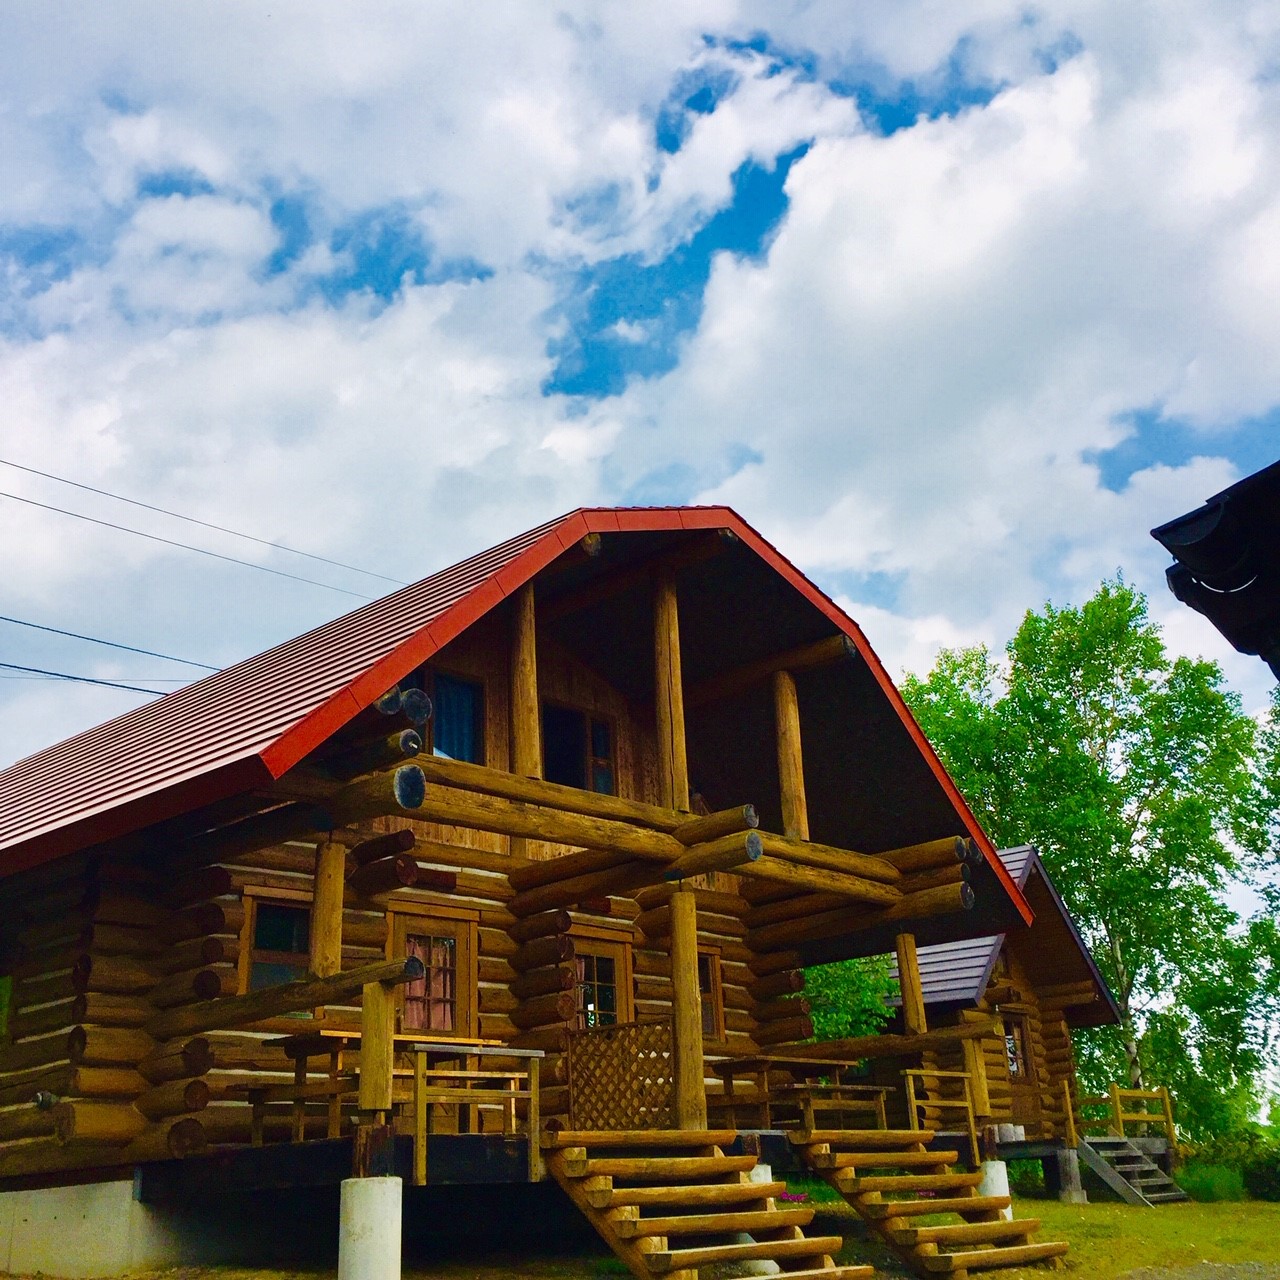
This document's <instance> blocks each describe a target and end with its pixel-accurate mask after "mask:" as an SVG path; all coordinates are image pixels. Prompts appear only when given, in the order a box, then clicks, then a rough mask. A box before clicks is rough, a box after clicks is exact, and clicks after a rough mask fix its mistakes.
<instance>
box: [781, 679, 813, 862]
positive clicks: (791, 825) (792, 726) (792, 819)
mask: <svg viewBox="0 0 1280 1280" xmlns="http://www.w3.org/2000/svg"><path fill="white" fill-rule="evenodd" d="M773 711H774V719H775V720H776V722H777V731H778V789H779V791H780V793H781V795H782V834H783V835H787V836H792V837H794V838H795V839H796V840H807V839H808V838H809V805H808V802H807V801H806V800H805V795H804V758H803V756H802V755H801V751H800V702H799V699H798V698H797V697H796V682H795V680H794V678H793V677H792V675H791V672H789V671H776V672H774V676H773Z"/></svg>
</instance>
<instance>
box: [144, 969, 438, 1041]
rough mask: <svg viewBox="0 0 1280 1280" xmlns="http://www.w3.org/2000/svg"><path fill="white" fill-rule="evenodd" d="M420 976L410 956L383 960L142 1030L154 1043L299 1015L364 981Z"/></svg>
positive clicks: (202, 1008) (160, 1020)
mask: <svg viewBox="0 0 1280 1280" xmlns="http://www.w3.org/2000/svg"><path fill="white" fill-rule="evenodd" d="M424 972H425V970H424V968H423V965H422V961H421V960H419V959H417V957H416V956H410V957H409V958H408V959H405V960H383V961H379V962H378V963H376V964H367V965H361V966H360V967H359V968H358V969H348V970H347V971H346V972H345V973H335V974H333V975H332V976H331V977H327V978H304V979H302V980H300V981H298V982H286V983H283V984H281V985H280V986H278V987H265V988H263V989H262V990H261V991H250V992H247V993H246V994H245V995H242V996H223V997H221V998H219V999H217V1000H206V1001H202V1002H200V1003H199V1004H191V1005H187V1006H186V1007H184V1008H179V1009H169V1010H166V1011H165V1012H164V1013H161V1014H157V1015H156V1017H154V1018H153V1019H152V1020H151V1021H150V1022H149V1023H148V1024H147V1031H148V1032H149V1033H150V1034H151V1035H152V1036H154V1037H155V1038H156V1039H157V1040H167V1039H169V1038H170V1037H173V1036H189V1035H195V1034H196V1033H198V1032H201V1031H214V1030H223V1029H227V1028H230V1027H241V1026H244V1025H245V1024H246V1023H249V1022H258V1021H260V1020H262V1019H263V1018H276V1017H281V1016H283V1015H285V1014H290V1013H301V1012H303V1011H304V1010H307V1009H315V1008H318V1007H320V1006H321V1005H326V1004H336V1003H337V1002H338V1001H339V1000H341V999H342V998H343V997H344V996H351V995H354V994H355V993H356V992H357V991H359V990H361V989H362V988H363V987H364V986H365V985H366V984H367V983H370V982H414V981H417V980H418V979H419V978H421V977H422V975H423V973H424Z"/></svg>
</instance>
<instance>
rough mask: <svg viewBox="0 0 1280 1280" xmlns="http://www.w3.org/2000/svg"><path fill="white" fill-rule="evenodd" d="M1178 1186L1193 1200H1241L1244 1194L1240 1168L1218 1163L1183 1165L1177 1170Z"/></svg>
mask: <svg viewBox="0 0 1280 1280" xmlns="http://www.w3.org/2000/svg"><path fill="white" fill-rule="evenodd" d="M1178 1186H1180V1187H1181V1188H1182V1189H1183V1191H1185V1192H1186V1193H1187V1195H1189V1196H1190V1197H1191V1198H1192V1199H1193V1200H1203V1201H1214V1200H1243V1199H1244V1196H1245V1192H1244V1177H1243V1175H1242V1174H1241V1173H1240V1170H1239V1169H1228V1168H1227V1167H1226V1166H1225V1165H1220V1164H1200V1163H1199V1162H1197V1163H1194V1164H1186V1165H1183V1166H1182V1168H1180V1169H1179V1170H1178Z"/></svg>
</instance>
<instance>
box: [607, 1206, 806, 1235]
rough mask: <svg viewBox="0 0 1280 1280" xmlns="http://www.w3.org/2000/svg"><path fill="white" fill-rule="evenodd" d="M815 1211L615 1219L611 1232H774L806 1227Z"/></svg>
mask: <svg viewBox="0 0 1280 1280" xmlns="http://www.w3.org/2000/svg"><path fill="white" fill-rule="evenodd" d="M813 1215H814V1210H813V1209H809V1208H797V1209H791V1208H787V1209H757V1210H753V1211H751V1212H748V1213H682V1214H673V1215H671V1216H670V1217H664V1218H618V1219H615V1220H614V1224H613V1226H614V1230H615V1231H617V1233H618V1234H619V1235H620V1236H621V1237H622V1238H623V1239H624V1240H634V1239H636V1238H637V1237H638V1236H713V1235H718V1234H719V1233H721V1232H736V1231H749V1232H752V1233H753V1234H754V1233H755V1232H757V1231H776V1230H779V1229H781V1228H782V1227H807V1226H808V1225H809V1223H811V1222H812V1221H813Z"/></svg>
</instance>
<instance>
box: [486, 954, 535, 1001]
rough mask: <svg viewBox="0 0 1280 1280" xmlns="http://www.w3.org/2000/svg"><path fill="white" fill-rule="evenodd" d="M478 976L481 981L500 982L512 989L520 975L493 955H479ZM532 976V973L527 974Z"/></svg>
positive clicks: (532, 993) (533, 993)
mask: <svg viewBox="0 0 1280 1280" xmlns="http://www.w3.org/2000/svg"><path fill="white" fill-rule="evenodd" d="M478 971H479V972H478V976H479V979H480V981H481V982H500V983H502V984H503V985H504V986H509V987H512V988H513V989H514V984H515V983H516V982H517V981H520V978H521V975H519V974H517V973H516V971H515V970H514V969H513V968H512V967H511V966H510V965H509V964H508V963H507V962H506V961H505V960H500V959H497V958H495V957H493V956H484V955H482V956H481V957H480V961H479V966H478ZM528 976H530V977H532V975H531V974H530V975H528ZM528 994H530V995H538V994H540V993H539V992H529V993H528Z"/></svg>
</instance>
